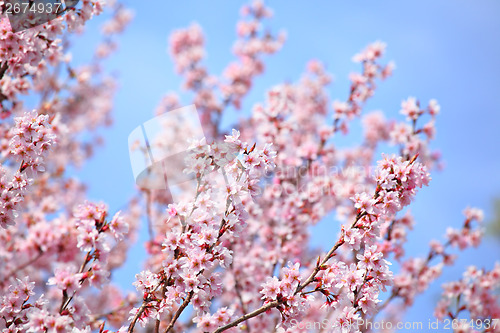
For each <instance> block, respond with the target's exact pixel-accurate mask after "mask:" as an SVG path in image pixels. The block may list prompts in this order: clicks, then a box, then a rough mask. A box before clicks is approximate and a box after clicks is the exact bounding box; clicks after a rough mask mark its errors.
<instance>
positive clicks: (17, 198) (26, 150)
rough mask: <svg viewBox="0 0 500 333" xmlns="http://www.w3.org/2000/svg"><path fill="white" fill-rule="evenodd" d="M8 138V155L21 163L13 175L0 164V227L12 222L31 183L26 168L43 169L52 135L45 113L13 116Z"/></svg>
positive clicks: (53, 138)
mask: <svg viewBox="0 0 500 333" xmlns="http://www.w3.org/2000/svg"><path fill="white" fill-rule="evenodd" d="M7 135H8V137H10V141H9V147H10V154H12V155H14V156H15V157H16V158H17V159H18V160H19V161H20V163H21V165H20V167H19V168H18V169H17V170H16V171H15V173H14V174H13V175H10V174H9V173H8V172H7V171H8V170H7V169H5V168H4V167H2V166H1V165H0V191H1V194H0V197H1V202H0V227H2V228H6V227H7V226H8V225H13V224H14V218H15V217H16V216H17V213H16V210H15V208H16V206H17V205H18V204H19V203H20V202H21V201H22V200H23V195H24V194H25V192H26V190H27V188H28V186H29V185H30V184H32V183H33V181H34V180H33V178H31V177H30V175H29V174H28V171H32V173H34V174H36V173H37V172H38V171H44V170H45V169H44V167H43V162H44V158H45V157H46V155H47V152H48V150H49V148H50V147H51V145H53V144H54V143H55V134H54V132H53V130H52V129H51V126H50V124H49V122H48V116H46V115H38V114H37V113H36V112H35V111H33V112H27V113H25V114H24V116H22V117H17V118H15V127H13V128H12V129H11V131H10V132H9V133H8V134H7Z"/></svg>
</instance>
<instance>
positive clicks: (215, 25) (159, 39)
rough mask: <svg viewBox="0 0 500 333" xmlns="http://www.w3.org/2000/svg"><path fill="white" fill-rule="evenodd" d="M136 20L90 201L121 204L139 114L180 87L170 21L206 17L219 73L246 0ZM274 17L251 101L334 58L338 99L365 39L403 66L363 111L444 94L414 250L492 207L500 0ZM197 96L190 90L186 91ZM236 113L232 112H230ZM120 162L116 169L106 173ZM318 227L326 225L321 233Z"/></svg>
mask: <svg viewBox="0 0 500 333" xmlns="http://www.w3.org/2000/svg"><path fill="white" fill-rule="evenodd" d="M125 3H126V4H128V6H129V7H131V8H132V9H133V10H134V11H135V15H136V16H135V20H134V21H133V23H132V24H131V25H130V27H129V28H128V30H127V32H126V33H125V34H124V35H123V36H122V38H121V40H120V51H119V52H118V53H117V54H116V55H115V56H114V57H113V58H112V59H111V60H110V61H109V62H108V63H107V65H108V69H109V70H110V71H112V72H113V73H116V74H117V75H118V78H119V82H120V90H119V92H118V94H117V96H116V99H115V110H114V118H115V124H114V126H113V127H112V128H111V129H109V130H106V131H104V132H103V135H104V137H105V140H106V144H105V146H104V147H102V148H101V149H100V150H98V151H97V153H96V155H95V158H94V159H93V160H91V161H90V162H89V163H87V165H86V166H85V167H84V168H83V169H81V170H79V171H77V172H76V174H77V175H78V176H79V177H81V178H83V179H84V180H85V181H87V182H88V184H89V196H90V198H92V199H93V200H102V201H105V202H107V203H108V204H109V205H110V207H111V210H112V211H113V210H116V209H119V208H120V207H121V206H122V205H123V204H124V203H126V201H127V199H128V198H129V197H130V196H131V195H132V194H133V193H134V190H133V188H134V179H133V176H132V171H131V167H130V162H129V157H128V147H127V140H128V139H127V138H128V135H129V133H130V132H131V131H132V130H133V129H134V128H135V127H136V126H138V125H139V124H141V123H143V122H144V121H146V120H148V119H150V118H152V117H153V111H154V108H155V106H156V105H157V103H158V102H159V100H160V98H161V96H162V94H163V93H165V92H167V91H179V84H180V82H181V80H180V78H179V77H178V76H177V75H176V74H175V72H174V70H173V63H172V61H171V59H170V57H169V55H168V54H167V38H168V36H169V34H170V33H171V32H172V31H173V29H176V28H180V27H185V26H187V25H189V24H190V23H192V22H198V23H199V24H200V25H201V26H202V27H203V29H204V31H205V36H206V47H207V53H208V57H207V59H206V64H207V66H208V68H209V70H210V71H211V72H212V73H214V74H220V73H221V71H222V69H223V68H224V67H225V65H226V64H227V63H228V62H229V61H230V60H232V59H233V55H232V54H231V46H232V43H233V41H234V39H235V29H234V26H235V23H236V21H237V18H238V12H239V8H240V6H241V5H242V4H243V2H240V1H231V2H229V1H221V0H212V1H202V0H197V1H194V0H190V1H176V2H173V1H159V0H157V1H148V2H145V1H128V2H127V1H126V2H125ZM146 4H147V5H146ZM268 4H269V5H270V6H271V7H272V8H273V10H274V13H275V16H274V18H273V19H272V20H271V21H269V22H268V26H270V27H271V29H272V30H273V31H279V30H281V29H283V30H285V31H286V32H287V35H288V38H287V42H286V43H285V46H284V48H283V49H282V50H281V51H280V52H278V53H277V54H275V55H273V56H271V57H269V58H268V59H267V61H266V65H267V69H266V72H265V74H264V75H262V76H260V77H258V78H257V80H256V81H255V85H254V89H253V90H252V92H251V93H250V95H249V96H248V97H247V98H246V100H245V103H244V104H243V110H247V111H248V110H249V109H250V107H251V106H252V105H253V104H254V103H256V102H259V101H262V100H263V96H264V92H265V91H266V89H267V88H269V87H270V86H272V85H274V84H278V83H280V82H283V81H284V80H292V81H294V80H297V79H298V78H299V77H300V75H301V73H302V72H303V69H304V67H305V64H306V63H307V61H308V60H310V59H312V58H315V59H319V60H321V61H323V62H324V63H326V65H327V68H328V70H329V72H331V73H332V74H334V84H333V86H332V88H331V90H330V95H331V97H332V98H339V99H342V98H345V96H346V94H347V90H348V80H347V75H348V73H349V72H351V71H354V70H358V66H357V65H356V64H354V63H352V62H351V57H352V55H354V54H355V53H356V52H358V51H359V50H361V49H362V48H363V47H364V46H365V45H366V44H368V43H370V42H372V41H375V40H382V41H384V42H386V43H387V44H388V50H387V53H386V57H385V59H386V60H394V61H395V62H396V66H397V69H396V71H395V73H394V75H393V77H392V78H390V79H389V80H387V81H385V82H383V83H381V84H380V85H379V89H378V90H377V92H376V96H375V97H374V98H373V99H372V100H371V101H370V102H369V103H368V105H367V107H366V111H370V110H377V109H380V110H383V111H384V112H385V113H386V116H387V117H391V118H396V119H399V120H402V119H403V118H402V116H400V115H399V114H398V112H399V107H400V103H401V100H403V99H405V98H407V97H408V96H416V97H418V98H419V99H420V100H421V101H422V102H424V103H425V102H427V101H428V100H429V99H431V98H436V99H437V100H438V101H439V103H440V104H441V114H440V115H439V116H438V119H437V130H438V132H437V138H436V140H435V141H434V143H433V147H434V148H439V149H440V150H441V151H442V154H443V158H444V161H445V163H446V168H445V170H444V171H443V172H434V173H433V174H432V177H433V180H432V182H431V186H430V187H429V188H425V189H423V190H422V191H420V193H419V195H418V197H417V200H416V201H415V203H414V204H413V206H412V212H413V213H414V215H415V216H416V221H417V226H416V228H415V230H414V232H413V233H412V235H411V236H410V240H409V244H408V249H409V253H411V254H412V255H419V256H424V255H425V254H426V253H427V249H428V242H429V241H430V240H431V239H433V238H436V239H441V240H442V235H443V234H444V233H445V229H446V226H448V225H453V226H455V227H459V225H460V224H461V223H462V221H463V218H462V214H461V212H462V210H463V208H465V207H466V206H467V205H472V206H478V207H481V208H483V209H484V210H485V212H486V217H487V219H488V218H490V213H491V212H493V210H492V207H491V201H492V199H493V198H494V197H495V196H500V174H499V170H500V168H499V167H500V157H499V155H498V153H499V149H498V144H499V143H500V135H499V134H498V133H499V127H498V126H499V124H500V79H499V78H500V1H498V0H488V1H477V2H472V1H463V0H453V1H451V0H450V1H418V2H417V1H414V2H408V1H384V2H368V1H366V2H361V1H359V2H333V1H314V2H306V1H285V0H281V1H268ZM100 22H102V19H101V18H98V19H96V20H94V21H91V22H90V23H89V26H88V29H87V33H86V34H85V35H84V36H82V37H80V38H78V39H76V40H75V43H74V59H75V62H77V63H83V62H85V61H86V60H87V59H89V56H90V54H91V51H90V50H91V49H92V48H91V46H92V45H95V43H96V41H97V38H98V27H99V24H100ZM183 103H184V104H188V103H190V100H189V99H185V100H184V101H183ZM231 119H234V115H229V116H228V117H227V121H228V122H230V121H231ZM109 170H113V172H109ZM315 231H321V232H318V233H317V234H316V236H314V237H313V243H314V245H316V246H323V247H325V248H326V247H329V244H331V242H332V239H333V238H334V237H335V235H336V232H337V230H336V229H334V228H331V225H330V228H328V225H327V223H322V224H321V225H320V226H319V227H317V229H316V230H315ZM318 234H319V235H318ZM499 243H500V240H497V241H495V240H493V239H489V240H487V241H486V243H485V246H484V247H483V248H482V249H480V250H469V251H466V252H465V253H464V255H463V257H462V258H461V259H460V260H459V261H458V262H457V265H456V266H455V267H452V268H447V269H446V270H445V272H444V274H443V278H442V279H440V280H438V281H437V283H435V284H434V287H433V288H431V289H430V290H429V291H428V292H427V293H425V294H424V295H423V296H422V297H420V298H419V299H418V300H417V303H416V307H415V308H414V309H413V310H412V311H411V312H410V313H409V314H408V316H407V318H406V319H407V320H417V321H423V322H424V323H425V322H427V320H428V319H429V318H430V316H431V313H432V309H431V305H432V304H433V302H434V301H435V298H436V296H437V293H438V292H439V289H438V286H439V284H440V283H441V282H443V281H445V280H447V279H451V278H458V277H459V276H460V275H461V272H462V271H463V269H464V267H466V266H467V265H468V264H472V263H474V264H476V265H479V266H485V267H486V268H489V267H492V265H493V262H494V260H495V259H498V257H499V256H498V253H500V252H499V249H500V248H499V245H498V244H499ZM142 253H143V252H142V250H141V247H140V246H136V247H134V249H133V251H132V253H131V258H132V260H131V263H129V264H128V265H127V267H126V268H125V269H123V270H122V271H120V274H119V275H118V276H119V277H118V282H119V283H120V284H122V285H123V286H129V285H130V283H131V281H132V278H133V274H135V272H138V270H139V269H140V263H139V259H140V258H141V256H142Z"/></svg>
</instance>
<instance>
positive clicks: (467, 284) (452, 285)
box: [434, 262, 500, 332]
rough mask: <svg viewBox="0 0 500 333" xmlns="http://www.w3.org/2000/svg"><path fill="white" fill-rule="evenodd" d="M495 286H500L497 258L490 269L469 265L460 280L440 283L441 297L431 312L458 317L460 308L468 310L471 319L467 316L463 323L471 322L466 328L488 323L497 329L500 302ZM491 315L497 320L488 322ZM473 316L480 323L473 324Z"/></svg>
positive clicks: (494, 329)
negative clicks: (441, 288)
mask: <svg viewBox="0 0 500 333" xmlns="http://www.w3.org/2000/svg"><path fill="white" fill-rule="evenodd" d="M498 288H500V263H498V262H497V263H496V264H495V267H494V268H493V269H492V270H491V271H486V270H484V269H478V268H477V267H475V266H470V267H469V268H468V269H467V271H465V272H464V274H463V278H462V279H461V280H459V281H453V282H447V283H445V284H444V285H443V290H444V291H443V295H442V297H443V298H442V299H441V300H440V301H439V302H438V304H437V306H436V309H435V312H434V314H435V316H436V317H437V318H439V319H440V320H443V319H444V318H445V317H449V318H450V319H451V320H453V319H457V318H459V315H460V314H461V313H462V312H465V311H468V312H469V313H470V318H471V320H470V321H469V320H467V321H466V324H468V323H469V322H472V325H471V326H472V327H469V326H468V325H466V326H467V327H466V328H469V329H480V328H484V329H489V328H490V327H491V328H492V330H491V332H499V331H500V327H498V326H499V325H498V324H499V323H498V318H500V304H499V302H498V295H497V294H496V292H497V291H498ZM494 319H497V323H492V322H491V321H492V320H494ZM476 320H479V321H480V325H476V322H475V321H476ZM495 324H496V325H495ZM479 326H482V327H479ZM493 326H496V327H493Z"/></svg>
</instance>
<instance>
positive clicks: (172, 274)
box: [129, 131, 275, 327]
mask: <svg viewBox="0 0 500 333" xmlns="http://www.w3.org/2000/svg"><path fill="white" fill-rule="evenodd" d="M239 136H240V133H239V132H238V131H233V134H232V135H230V136H229V135H228V136H227V137H226V140H225V142H224V144H221V143H218V144H217V143H212V144H207V143H206V142H205V140H204V139H203V140H201V141H197V142H193V144H192V146H191V148H192V149H191V150H190V154H189V156H188V158H189V160H190V163H188V165H189V169H186V170H184V171H185V172H187V173H194V174H195V178H196V182H197V186H196V190H195V192H194V193H192V195H193V197H194V201H193V199H189V200H186V201H185V202H182V201H181V202H177V203H175V204H170V205H169V207H168V216H169V217H168V222H167V223H168V224H170V225H172V224H173V223H175V224H173V225H172V229H170V231H169V232H167V233H166V236H165V237H164V238H163V240H162V241H161V244H158V243H157V242H154V243H152V244H151V249H150V251H151V253H152V254H154V257H153V258H155V264H154V265H152V267H154V270H145V271H143V272H141V273H140V274H138V275H137V276H136V278H137V281H136V282H135V283H134V285H135V286H136V288H137V290H138V291H139V292H140V293H141V294H142V295H143V304H142V306H141V307H139V308H134V309H132V310H131V312H130V314H131V316H130V318H129V319H130V320H132V322H133V323H135V322H137V321H138V322H140V323H141V324H143V325H146V323H147V322H148V320H149V319H151V318H156V319H163V318H164V317H165V316H166V314H168V313H171V312H175V311H181V310H182V309H183V306H182V305H183V304H186V305H187V304H189V303H191V304H192V305H193V308H194V310H195V311H196V313H197V316H196V318H195V319H196V321H197V322H198V325H199V326H200V325H202V326H203V327H205V326H207V325H208V326H210V325H212V324H211V323H213V321H217V322H225V321H227V320H226V319H227V318H226V316H227V313H228V312H224V315H223V314H222V313H217V314H214V315H208V314H207V312H208V311H209V307H210V304H211V299H212V298H214V297H216V296H220V294H221V292H222V279H221V274H220V273H219V272H214V271H215V270H216V269H217V267H222V268H228V267H229V266H230V265H231V263H232V251H231V250H229V248H228V243H227V242H228V241H229V240H232V239H234V238H236V237H238V236H239V234H240V232H241V230H242V228H243V227H244V225H245V216H246V212H244V210H243V206H242V204H241V199H242V198H244V197H245V193H247V194H246V195H254V194H255V193H254V187H255V183H256V182H257V181H258V177H259V175H261V174H262V173H263V172H264V171H266V170H269V169H271V168H272V167H273V158H274V156H275V153H274V152H272V151H271V150H270V148H269V147H268V145H265V146H264V147H263V148H262V149H259V148H257V147H256V146H255V145H254V146H252V147H251V148H250V147H249V145H248V144H247V143H245V142H242V141H241V140H240V138H239ZM230 157H231V158H230ZM221 174H222V175H223V176H224V177H222V178H223V179H224V180H225V182H226V183H225V186H224V185H222V186H220V187H218V188H219V190H217V186H216V185H215V184H216V183H215V182H216V179H214V177H213V176H214V175H215V176H217V175H219V176H221ZM215 178H216V177H215ZM240 196H241V197H240ZM220 203H223V204H222V205H221V204H220ZM157 249H161V251H158V250H157ZM178 304H181V306H180V307H179V305H178ZM217 318H218V319H217ZM224 318H226V319H224ZM228 318H229V317H228Z"/></svg>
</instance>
